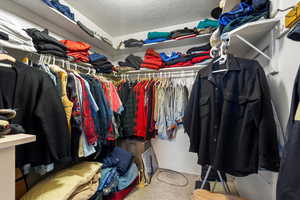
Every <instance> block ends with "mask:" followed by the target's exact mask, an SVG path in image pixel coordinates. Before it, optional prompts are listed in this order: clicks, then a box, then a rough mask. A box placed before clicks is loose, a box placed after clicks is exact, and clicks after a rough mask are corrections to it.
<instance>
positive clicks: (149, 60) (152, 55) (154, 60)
mask: <svg viewBox="0 0 300 200" xmlns="http://www.w3.org/2000/svg"><path fill="white" fill-rule="evenodd" d="M163 64H164V63H163V61H162V59H161V57H160V55H159V53H157V52H156V51H154V50H153V49H151V48H149V49H147V51H146V54H145V56H144V61H143V63H142V64H141V67H142V68H148V69H160V68H162V67H163Z"/></svg>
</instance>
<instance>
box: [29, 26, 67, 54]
mask: <svg viewBox="0 0 300 200" xmlns="http://www.w3.org/2000/svg"><path fill="white" fill-rule="evenodd" d="M25 31H26V32H27V34H28V35H29V36H30V37H31V38H32V40H33V43H34V47H35V48H36V49H37V51H38V53H40V54H51V55H54V56H58V57H62V58H67V52H66V51H67V48H66V46H65V45H63V44H61V43H60V42H59V41H58V40H57V39H55V38H54V37H52V36H50V35H49V32H48V30H47V29H45V30H43V31H39V30H37V29H35V28H29V29H26V30H25Z"/></svg>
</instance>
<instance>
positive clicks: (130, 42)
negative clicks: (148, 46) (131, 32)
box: [123, 39, 144, 48]
mask: <svg viewBox="0 0 300 200" xmlns="http://www.w3.org/2000/svg"><path fill="white" fill-rule="evenodd" d="M123 43H124V46H125V48H130V47H142V46H143V45H144V42H143V41H142V40H137V39H128V40H125V41H124V42H123Z"/></svg>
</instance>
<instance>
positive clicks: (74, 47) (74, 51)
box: [60, 40, 91, 62]
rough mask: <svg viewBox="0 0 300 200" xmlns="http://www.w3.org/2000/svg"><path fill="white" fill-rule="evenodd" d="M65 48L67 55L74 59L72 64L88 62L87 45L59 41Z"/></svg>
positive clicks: (70, 41)
mask: <svg viewBox="0 0 300 200" xmlns="http://www.w3.org/2000/svg"><path fill="white" fill-rule="evenodd" d="M60 42H61V43H62V44H63V45H65V46H66V47H67V50H68V52H67V55H68V56H70V57H73V58H74V60H73V61H74V62H89V55H90V54H89V50H90V48H91V46H90V45H89V44H87V43H84V42H80V41H72V40H61V41H60Z"/></svg>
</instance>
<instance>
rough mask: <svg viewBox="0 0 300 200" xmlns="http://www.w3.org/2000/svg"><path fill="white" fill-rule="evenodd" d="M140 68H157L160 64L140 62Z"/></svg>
mask: <svg viewBox="0 0 300 200" xmlns="http://www.w3.org/2000/svg"><path fill="white" fill-rule="evenodd" d="M141 67H142V68H148V69H159V68H160V67H161V66H159V65H154V64H147V63H142V64H141Z"/></svg>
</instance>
